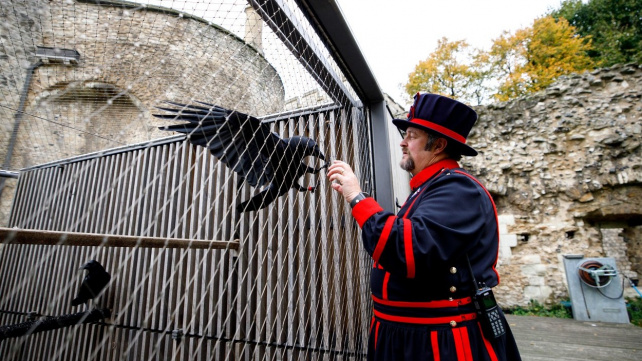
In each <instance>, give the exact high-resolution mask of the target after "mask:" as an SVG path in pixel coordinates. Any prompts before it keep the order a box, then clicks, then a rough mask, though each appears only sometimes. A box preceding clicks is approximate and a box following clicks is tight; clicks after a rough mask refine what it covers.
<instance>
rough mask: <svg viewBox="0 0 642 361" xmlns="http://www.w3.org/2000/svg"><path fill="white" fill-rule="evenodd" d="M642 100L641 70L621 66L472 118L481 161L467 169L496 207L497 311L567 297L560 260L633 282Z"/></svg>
mask: <svg viewBox="0 0 642 361" xmlns="http://www.w3.org/2000/svg"><path fill="white" fill-rule="evenodd" d="M641 96H642V69H640V66H639V65H637V64H627V65H616V66H613V67H611V68H607V69H601V70H596V71H593V72H590V73H588V72H587V73H584V74H575V75H572V76H568V77H563V78H560V79H559V80H558V81H557V82H555V83H554V84H553V85H552V86H550V87H549V88H548V89H546V91H544V92H540V93H537V94H535V95H532V96H529V97H525V98H521V99H517V100H514V101H511V102H505V103H499V104H494V105H490V106H486V107H478V108H477V109H476V110H477V111H478V113H479V115H480V118H479V121H478V124H477V125H476V129H473V132H474V133H473V134H471V135H470V137H469V139H470V140H469V143H470V144H472V145H473V146H474V147H475V148H476V149H478V150H479V151H480V155H479V156H478V157H475V158H468V159H465V162H464V166H466V167H468V168H469V169H472V170H473V174H475V175H476V176H477V177H478V178H479V179H480V180H482V181H483V182H484V183H485V184H486V185H487V187H488V189H489V191H490V192H491V193H492V194H493V196H494V197H495V199H496V202H497V207H498V212H499V214H500V223H501V227H500V228H501V241H500V243H501V246H500V248H501V249H500V262H499V263H500V265H499V271H500V274H501V275H502V283H501V285H500V288H501V290H500V291H499V292H497V293H498V294H499V295H501V297H502V299H501V300H500V301H501V303H502V304H504V305H507V306H510V305H517V304H520V305H523V304H526V303H528V301H529V300H531V299H534V300H537V301H539V302H544V303H551V302H557V301H559V299H562V298H566V297H568V292H567V289H566V284H565V282H566V280H565V273H564V269H563V265H562V257H563V255H565V254H582V255H584V256H585V257H613V258H615V259H616V262H617V266H618V270H619V271H621V272H623V273H624V274H625V275H627V276H628V277H630V278H631V279H637V278H639V276H640V274H641V273H642V265H641V260H642V246H641V244H642V227H641V226H640V225H641V224H642V157H641V154H642V150H641V147H640V142H641V141H642V122H641V120H642V103H641V102H640V97H641ZM627 284H628V283H627ZM633 294H635V292H634V290H632V289H630V288H627V290H626V292H625V295H633Z"/></svg>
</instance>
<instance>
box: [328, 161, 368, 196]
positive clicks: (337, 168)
mask: <svg viewBox="0 0 642 361" xmlns="http://www.w3.org/2000/svg"><path fill="white" fill-rule="evenodd" d="M328 179H329V180H330V181H331V182H333V183H332V188H333V189H334V190H335V191H337V192H339V193H341V195H343V198H344V199H345V200H346V202H348V203H350V202H351V201H352V199H353V198H354V197H356V196H357V194H359V193H360V192H361V186H360V185H359V179H357V176H356V175H355V174H354V172H353V171H352V167H350V165H348V163H346V162H343V161H340V160H335V161H333V162H332V165H331V166H330V167H329V168H328Z"/></svg>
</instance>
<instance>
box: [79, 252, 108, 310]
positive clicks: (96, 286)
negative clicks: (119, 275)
mask: <svg viewBox="0 0 642 361" xmlns="http://www.w3.org/2000/svg"><path fill="white" fill-rule="evenodd" d="M81 269H86V270H87V275H86V276H85V279H83V280H82V284H81V285H80V290H78V296H76V298H74V299H73V300H72V301H71V305H72V306H78V305H80V304H81V303H85V304H87V303H88V302H89V300H91V299H92V298H95V297H96V296H98V294H99V293H100V292H101V291H102V290H103V289H104V288H105V286H107V283H109V280H110V279H111V276H110V275H109V273H107V271H105V268H103V266H102V265H101V264H100V263H98V262H97V261H95V260H93V259H92V260H91V261H89V262H87V263H85V264H84V265H83V266H82V268H81Z"/></svg>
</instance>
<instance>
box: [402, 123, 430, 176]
mask: <svg viewBox="0 0 642 361" xmlns="http://www.w3.org/2000/svg"><path fill="white" fill-rule="evenodd" d="M427 142H428V134H427V133H426V132H425V131H423V130H421V129H417V128H413V127H408V128H407V129H406V134H405V135H404V138H403V140H401V143H400V144H399V145H400V146H401V151H402V153H403V156H402V157H401V161H400V162H399V166H401V169H403V170H405V171H408V172H410V173H412V174H413V175H415V174H417V173H419V172H420V171H421V170H423V169H424V168H425V167H427V166H428V165H429V164H430V161H431V160H432V158H434V155H433V154H432V151H430V150H426V143H427Z"/></svg>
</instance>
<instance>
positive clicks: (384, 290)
mask: <svg viewBox="0 0 642 361" xmlns="http://www.w3.org/2000/svg"><path fill="white" fill-rule="evenodd" d="M388 281H390V273H389V272H386V275H385V276H383V286H382V287H381V293H382V296H383V299H384V300H387V299H388Z"/></svg>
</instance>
